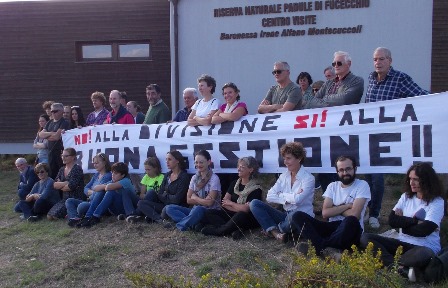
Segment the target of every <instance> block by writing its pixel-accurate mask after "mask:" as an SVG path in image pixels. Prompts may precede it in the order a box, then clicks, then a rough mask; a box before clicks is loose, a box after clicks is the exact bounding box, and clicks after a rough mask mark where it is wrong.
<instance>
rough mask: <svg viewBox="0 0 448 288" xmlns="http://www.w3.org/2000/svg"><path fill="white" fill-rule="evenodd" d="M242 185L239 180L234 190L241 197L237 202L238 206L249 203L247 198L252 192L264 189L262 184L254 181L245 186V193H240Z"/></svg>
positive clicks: (239, 179)
mask: <svg viewBox="0 0 448 288" xmlns="http://www.w3.org/2000/svg"><path fill="white" fill-rule="evenodd" d="M240 184H241V178H238V180H237V181H236V183H235V187H234V188H233V192H234V193H235V194H236V195H238V196H239V197H238V200H236V203H238V204H245V203H246V201H247V196H249V194H250V193H251V192H252V191H254V190H257V189H262V188H261V185H260V183H259V182H258V181H257V180H254V179H251V180H249V182H248V183H247V184H246V185H245V186H244V189H243V191H240ZM262 190H263V189H262Z"/></svg>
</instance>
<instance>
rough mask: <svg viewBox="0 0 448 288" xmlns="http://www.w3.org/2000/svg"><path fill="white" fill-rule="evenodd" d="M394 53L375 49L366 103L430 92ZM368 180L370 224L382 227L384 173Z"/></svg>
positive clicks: (369, 176) (367, 177)
mask: <svg viewBox="0 0 448 288" xmlns="http://www.w3.org/2000/svg"><path fill="white" fill-rule="evenodd" d="M391 64H392V53H391V52H390V50H389V49H387V48H385V47H378V48H376V49H375V51H373V67H374V69H375V71H373V72H372V73H370V75H369V85H368V87H367V92H366V103H369V102H378V101H385V100H393V99H400V98H407V97H413V96H419V95H426V94H429V91H426V90H424V89H422V88H420V86H418V85H417V84H416V83H415V82H414V81H413V80H412V78H411V77H410V76H409V75H407V74H405V73H403V72H400V71H397V70H395V69H394V68H393V67H392V66H391ZM366 181H367V183H369V185H370V189H371V191H372V199H371V200H370V202H369V226H370V227H371V228H374V229H377V228H380V222H379V219H378V218H379V215H380V210H381V203H382V201H383V194H384V176H383V174H381V173H379V174H368V175H366Z"/></svg>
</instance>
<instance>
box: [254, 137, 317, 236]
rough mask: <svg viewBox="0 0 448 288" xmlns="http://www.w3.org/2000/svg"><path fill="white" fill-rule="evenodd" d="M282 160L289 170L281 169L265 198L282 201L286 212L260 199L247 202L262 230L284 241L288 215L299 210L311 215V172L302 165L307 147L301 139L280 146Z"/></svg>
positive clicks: (270, 200)
mask: <svg viewBox="0 0 448 288" xmlns="http://www.w3.org/2000/svg"><path fill="white" fill-rule="evenodd" d="M280 153H281V155H282V157H283V162H284V164H285V166H286V168H287V169H288V171H286V172H284V173H282V174H281V175H280V177H279V178H278V180H277V182H275V184H274V186H273V187H272V188H271V189H269V191H268V195H267V197H266V201H267V202H270V203H275V204H281V205H283V209H284V210H285V212H283V211H280V210H277V209H275V208H273V207H271V206H270V205H269V204H267V203H264V202H262V201H261V200H253V201H251V202H250V211H252V213H253V214H254V216H255V218H256V219H257V221H258V223H260V225H261V227H262V228H263V230H264V233H265V234H266V235H269V236H273V237H274V238H275V239H277V240H279V241H281V242H285V241H286V233H291V232H292V231H291V223H290V221H291V217H292V215H293V214H294V212H296V211H302V212H305V213H307V214H308V215H310V216H312V217H314V212H313V198H314V176H313V175H311V174H310V173H309V172H307V171H306V170H305V168H304V167H302V164H303V162H304V161H305V157H306V150H305V148H303V145H302V143H300V142H290V143H286V144H285V145H283V146H282V147H281V148H280Z"/></svg>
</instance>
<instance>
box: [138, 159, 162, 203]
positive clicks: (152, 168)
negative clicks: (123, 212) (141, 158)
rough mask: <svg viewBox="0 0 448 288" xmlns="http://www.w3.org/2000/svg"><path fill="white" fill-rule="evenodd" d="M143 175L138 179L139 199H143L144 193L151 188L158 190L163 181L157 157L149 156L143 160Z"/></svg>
mask: <svg viewBox="0 0 448 288" xmlns="http://www.w3.org/2000/svg"><path fill="white" fill-rule="evenodd" d="M144 166H145V176H143V178H142V180H141V181H140V184H142V185H141V188H140V193H139V194H140V199H145V197H146V195H147V194H148V192H149V191H151V190H156V191H158V190H159V187H160V185H161V184H162V181H163V174H162V166H161V165H160V161H159V158H157V157H149V158H148V159H146V160H145V163H144Z"/></svg>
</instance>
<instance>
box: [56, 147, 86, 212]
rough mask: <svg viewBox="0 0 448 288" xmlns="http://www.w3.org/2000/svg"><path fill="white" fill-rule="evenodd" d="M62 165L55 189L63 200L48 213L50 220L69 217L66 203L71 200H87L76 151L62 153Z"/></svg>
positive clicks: (68, 149)
mask: <svg viewBox="0 0 448 288" xmlns="http://www.w3.org/2000/svg"><path fill="white" fill-rule="evenodd" d="M61 157H62V163H64V166H63V167H61V169H59V172H58V175H57V176H56V179H55V181H54V185H53V187H54V189H56V190H59V192H60V194H61V195H62V200H60V201H59V202H58V203H56V204H55V205H54V206H53V207H51V209H50V211H48V214H47V218H48V219H49V220H56V219H64V218H65V216H66V215H67V208H66V207H65V201H66V200H67V199H69V198H75V199H79V200H85V199H86V195H84V174H83V171H82V168H81V166H79V165H78V164H76V150H75V149H73V148H66V149H64V150H63V151H62V155H61Z"/></svg>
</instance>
